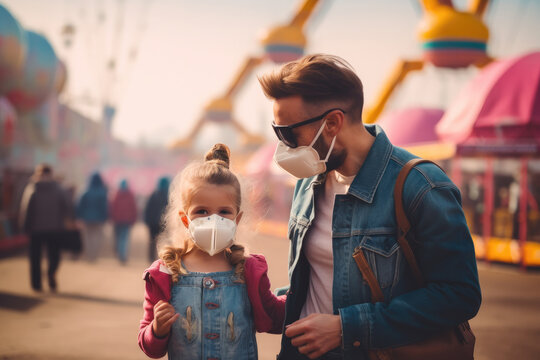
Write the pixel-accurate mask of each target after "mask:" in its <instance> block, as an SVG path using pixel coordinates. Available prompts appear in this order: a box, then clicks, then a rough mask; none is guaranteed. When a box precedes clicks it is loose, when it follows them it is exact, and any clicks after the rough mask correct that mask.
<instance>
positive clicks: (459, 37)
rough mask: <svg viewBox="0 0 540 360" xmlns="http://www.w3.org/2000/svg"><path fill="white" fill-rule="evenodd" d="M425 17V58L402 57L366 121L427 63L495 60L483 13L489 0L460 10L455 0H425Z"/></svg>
mask: <svg viewBox="0 0 540 360" xmlns="http://www.w3.org/2000/svg"><path fill="white" fill-rule="evenodd" d="M420 3H421V5H422V8H423V11H424V18H423V19H422V21H421V22H420V25H419V38H420V41H421V43H422V49H423V58H422V59H418V60H401V61H399V63H398V64H397V66H396V67H395V69H394V70H393V71H392V72H391V74H390V77H389V78H388V80H387V81H386V83H385V85H384V86H383V88H382V90H381V92H380V94H379V96H378V97H377V100H376V101H375V103H374V104H373V106H371V107H370V108H368V109H366V110H365V111H364V115H363V121H364V122H365V123H366V124H372V123H374V122H376V121H377V118H378V117H379V115H380V114H381V112H382V111H383V109H384V107H385V105H386V103H387V101H388V99H389V98H390V96H391V95H392V93H393V91H394V90H395V89H396V87H397V86H398V85H399V84H400V83H401V82H403V80H405V78H406V76H407V75H408V74H409V73H411V72H413V71H421V70H422V69H423V68H424V65H425V64H426V63H431V64H432V65H434V66H436V67H440V68H451V69H455V68H463V67H468V66H471V65H473V66H476V67H478V68H482V67H484V66H486V65H487V64H489V63H490V62H492V61H493V60H494V59H493V58H491V57H490V56H489V55H488V54H487V51H486V47H487V46H486V45H487V41H488V38H489V30H488V28H487V26H486V25H485V24H484V23H483V21H482V17H483V15H484V12H485V10H486V8H487V5H488V3H489V0H470V1H469V6H468V10H467V11H465V12H463V11H458V10H457V9H456V8H455V7H454V6H453V3H452V0H421V1H420Z"/></svg>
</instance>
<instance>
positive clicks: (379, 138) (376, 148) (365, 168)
mask: <svg viewBox="0 0 540 360" xmlns="http://www.w3.org/2000/svg"><path fill="white" fill-rule="evenodd" d="M364 126H365V127H366V130H367V131H368V132H369V133H370V134H371V135H373V136H375V141H374V142H373V145H371V149H369V152H368V155H367V157H366V160H365V161H364V164H362V167H361V168H360V170H359V171H358V173H357V174H356V176H355V178H354V180H353V182H352V184H351V186H350V188H349V192H348V193H349V194H351V195H353V196H355V197H357V198H359V199H360V200H362V201H365V202H367V203H369V204H371V203H372V202H373V198H374V197H375V192H376V191H377V187H378V186H379V183H380V182H381V179H382V176H383V174H384V171H385V170H386V166H387V165H388V161H389V160H390V156H391V155H392V149H393V146H392V143H390V140H388V137H387V136H386V134H385V133H384V131H383V129H382V128H381V127H380V126H379V125H364ZM326 175H327V173H322V174H319V175H317V176H313V177H311V178H308V179H307V182H306V183H307V186H306V190H309V189H310V188H311V187H312V186H315V185H321V184H323V183H324V182H325V181H326Z"/></svg>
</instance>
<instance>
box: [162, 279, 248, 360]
mask: <svg viewBox="0 0 540 360" xmlns="http://www.w3.org/2000/svg"><path fill="white" fill-rule="evenodd" d="M171 304H172V305H173V306H174V308H175V310H176V312H177V313H179V314H180V317H179V319H178V320H177V321H176V322H175V323H174V324H173V326H172V329H171V336H170V339H169V346H168V354H169V359H183V360H190V359H193V360H195V359H197V360H199V359H239V360H254V359H257V343H256V339H255V325H254V323H253V315H252V311H251V304H250V302H249V298H248V294H247V290H246V285H245V283H240V282H238V281H237V278H236V276H235V275H234V271H226V272H213V273H197V272H190V273H189V274H187V275H183V276H180V277H179V280H178V283H176V284H173V286H172V289H171Z"/></svg>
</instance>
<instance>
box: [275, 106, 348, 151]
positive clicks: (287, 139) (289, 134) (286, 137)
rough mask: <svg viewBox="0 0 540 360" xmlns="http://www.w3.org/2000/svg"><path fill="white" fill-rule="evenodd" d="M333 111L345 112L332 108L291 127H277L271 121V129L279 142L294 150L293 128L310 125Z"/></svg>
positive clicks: (295, 143)
mask: <svg viewBox="0 0 540 360" xmlns="http://www.w3.org/2000/svg"><path fill="white" fill-rule="evenodd" d="M334 110H339V111H341V112H342V113H344V114H346V112H345V111H344V110H343V109H340V108H332V109H330V110H327V111H325V112H324V113H323V114H322V115H319V116H316V117H314V118H311V119H307V120H304V121H300V122H298V123H296V124H292V125H277V124H276V123H275V121H272V128H273V129H274V132H275V133H276V136H277V137H278V139H279V140H281V141H283V143H284V144H285V145H287V146H288V147H290V148H293V149H294V148H295V147H298V143H297V142H296V136H294V134H293V129H294V128H297V127H300V126H304V125H307V124H311V123H314V122H315V121H319V120H322V119H324V117H325V116H326V115H328V114H330V113H331V112H332V111H334Z"/></svg>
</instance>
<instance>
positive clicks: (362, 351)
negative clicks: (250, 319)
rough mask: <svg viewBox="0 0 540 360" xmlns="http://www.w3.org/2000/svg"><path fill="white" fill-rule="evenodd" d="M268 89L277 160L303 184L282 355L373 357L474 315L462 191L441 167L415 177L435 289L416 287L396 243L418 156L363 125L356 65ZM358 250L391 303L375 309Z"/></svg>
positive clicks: (296, 66)
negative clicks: (404, 171) (400, 187)
mask: <svg viewBox="0 0 540 360" xmlns="http://www.w3.org/2000/svg"><path fill="white" fill-rule="evenodd" d="M259 82H260V83H261V86H262V88H263V91H264V93H265V95H266V96H267V97H268V98H270V99H272V100H273V105H274V123H273V124H272V126H273V128H274V130H275V132H276V135H277V137H278V138H279V140H280V142H279V144H278V147H277V149H276V153H275V155H274V158H275V160H276V162H277V163H278V164H279V165H280V166H281V167H283V168H284V169H285V170H287V171H288V172H290V173H291V174H292V175H295V176H296V177H299V178H301V179H300V180H299V181H298V183H297V185H296V188H295V191H294V196H293V204H292V209H291V216H290V220H289V237H290V241H291V246H290V252H289V280H290V288H289V291H288V298H287V305H286V316H285V324H284V330H285V332H284V336H283V337H282V347H281V352H280V354H279V356H278V358H279V359H282V360H284V359H302V358H306V357H307V358H310V359H315V358H319V357H321V358H323V359H367V350H369V349H373V348H386V347H396V346H401V345H404V344H409V343H414V342H417V341H419V340H422V339H424V338H426V337H428V336H430V335H432V334H434V333H436V332H439V331H443V330H445V329H450V328H452V327H454V326H456V325H457V324H459V323H461V322H463V321H465V320H467V319H470V318H472V317H473V316H474V315H475V314H476V313H477V311H478V309H479V306H480V302H481V294H480V286H479V283H478V274H477V269H476V260H475V254H474V247H473V243H472V240H471V237H470V234H469V231H468V228H467V224H466V222H465V217H464V215H463V211H462V209H461V203H460V201H461V200H460V194H459V191H458V189H457V188H456V186H455V185H454V184H453V183H452V182H451V181H450V180H449V179H448V177H447V176H446V175H445V174H444V173H443V172H442V171H441V170H440V169H439V168H438V167H437V166H435V165H433V164H421V165H418V166H417V167H416V168H415V169H413V170H412V171H411V173H410V174H409V176H408V178H407V181H406V183H405V187H404V208H405V211H406V213H407V216H408V218H409V220H410V222H411V224H412V230H411V232H412V236H411V238H412V239H413V240H412V241H411V243H412V246H413V251H414V252H415V255H416V258H417V260H418V263H419V265H420V269H421V270H422V272H423V275H424V277H425V279H426V284H427V285H426V287H423V288H421V289H416V290H415V288H414V279H413V276H412V273H411V271H410V269H409V268H408V265H407V263H406V261H405V258H404V257H403V254H402V251H401V249H400V248H399V246H398V243H397V239H396V234H397V229H396V220H395V215H394V200H393V190H394V184H395V181H396V177H397V175H398V173H399V171H400V170H401V168H402V167H403V165H404V164H405V163H406V162H407V161H408V160H410V159H412V158H414V156H413V155H412V154H410V153H408V152H407V151H405V150H403V149H400V148H397V147H395V146H393V145H392V144H391V143H390V142H389V140H388V138H387V137H386V135H385V134H384V132H383V130H382V129H381V128H380V127H379V126H377V125H364V124H363V123H362V107H363V90H362V83H361V82H360V79H359V78H358V76H357V75H356V74H355V73H354V71H353V70H352V69H351V67H350V66H349V65H348V64H347V63H346V62H345V61H344V60H342V59H340V58H338V57H336V56H329V55H310V56H306V57H304V58H302V59H300V60H298V61H294V62H290V63H287V64H285V65H284V66H283V67H282V68H281V69H280V70H279V71H277V72H274V73H270V74H267V75H265V76H263V77H261V78H260V79H259ZM404 126H407V124H406V123H405V124H404ZM411 238H410V239H409V240H411ZM356 249H362V251H363V253H364V255H365V257H366V258H367V260H368V262H369V264H370V267H371V268H372V269H373V272H374V273H375V276H376V278H377V281H378V282H379V284H380V286H381V288H382V291H383V293H384V297H385V302H384V303H377V304H372V303H371V293H370V290H369V287H368V285H367V283H366V282H365V281H363V278H362V275H361V273H360V271H359V269H358V267H357V265H356V263H355V261H354V259H353V257H352V255H353V253H354V251H355V250H356Z"/></svg>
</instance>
